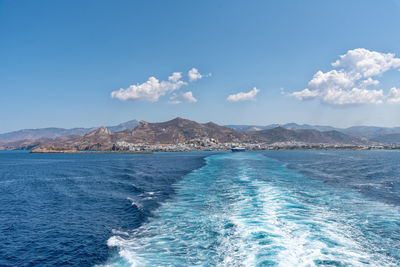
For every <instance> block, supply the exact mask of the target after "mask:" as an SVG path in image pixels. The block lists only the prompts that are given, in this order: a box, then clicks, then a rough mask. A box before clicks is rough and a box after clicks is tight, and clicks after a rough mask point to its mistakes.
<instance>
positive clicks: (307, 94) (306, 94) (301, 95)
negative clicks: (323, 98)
mask: <svg viewBox="0 0 400 267" xmlns="http://www.w3.org/2000/svg"><path fill="white" fill-rule="evenodd" d="M291 95H292V96H294V97H297V98H298V99H300V100H307V99H313V98H316V97H318V96H319V91H318V90H314V91H310V89H308V88H306V89H304V90H301V91H298V92H293V93H291Z"/></svg>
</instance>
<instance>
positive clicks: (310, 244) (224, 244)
mask: <svg viewBox="0 0 400 267" xmlns="http://www.w3.org/2000/svg"><path fill="white" fill-rule="evenodd" d="M318 153H320V152H304V151H301V152H297V154H296V153H294V154H293V153H291V152H287V153H286V154H285V153H283V154H282V153H278V152H264V153H263V152H254V153H253V152H246V153H224V154H216V155H212V156H209V157H207V158H206V162H205V165H204V166H203V167H201V168H199V169H196V170H194V171H192V172H191V173H189V174H187V175H186V176H185V177H184V178H183V179H182V180H180V181H179V182H177V183H176V184H174V185H173V188H174V190H175V194H174V196H173V197H172V198H171V199H169V200H168V201H166V202H165V203H163V204H162V205H161V207H160V208H158V209H157V210H155V211H154V213H153V216H152V217H151V218H150V219H149V220H148V221H147V222H146V223H144V224H143V225H142V226H140V227H138V228H136V229H132V230H129V231H125V232H120V231H114V234H113V236H112V237H110V238H109V239H108V241H107V245H108V246H109V247H110V248H114V249H116V252H115V254H114V255H113V256H112V257H111V258H109V260H108V261H107V262H106V263H105V264H106V265H111V266H131V265H133V266H194V265H196V266H197V265H198V266H364V265H365V266H367V265H368V266H371V265H372V266H398V265H400V208H399V204H400V203H398V202H397V199H396V197H397V196H398V194H395V193H399V191H397V190H398V189H399V188H398V182H399V179H400V178H399V176H398V175H399V170H398V165H397V164H398V163H399V156H400V154H399V153H392V154H390V152H385V151H384V152H381V153H382V154H373V153H374V152H365V153H364V154H360V153H363V152H349V153H347V154H341V153H342V152H326V153H327V155H328V156H329V157H324V156H323V154H318ZM388 153H389V154H388ZM310 155H311V156H313V157H315V159H313V158H311V159H309V160H307V157H309V156H310ZM274 157H275V158H276V159H273V158H274ZM346 157H347V158H348V160H349V161H350V162H342V163H340V159H343V158H346ZM375 157H376V158H377V159H375ZM386 157H388V158H389V159H390V160H389V161H386V160H385V161H384V162H380V161H379V159H386ZM277 159H279V160H277ZM293 159H297V163H298V164H297V166H295V164H294V163H293ZM298 159H301V160H302V161H303V162H302V164H299V162H298V161H299V160H298ZM324 160H325V161H324ZM357 160H359V162H364V163H365V162H367V163H368V162H369V161H371V163H370V164H368V166H369V168H371V169H372V170H373V169H374V168H373V166H371V164H374V163H375V164H376V165H377V166H380V167H382V166H383V165H385V164H386V165H388V166H389V167H388V168H389V169H388V171H387V172H384V173H383V174H382V173H381V174H376V173H375V176H373V175H372V176H371V172H370V170H369V169H368V168H364V169H363V168H361V167H360V168H359V169H355V167H354V162H357ZM329 162H330V163H329ZM324 163H329V166H330V167H331V168H333V171H330V173H329V172H327V173H324V172H323V169H322V171H321V166H323V164H324ZM307 164H308V165H307ZM343 164H350V165H349V166H352V168H353V169H352V170H349V169H348V168H346V167H345V166H344V165H343ZM351 164H353V165H351ZM291 165H293V166H291ZM335 165H336V168H335V167H334V166H335ZM386 165H385V166H386ZM332 166H333V167H332ZM318 168H319V169H320V170H319V172H318ZM327 169H328V168H327ZM340 169H342V173H344V174H345V172H343V170H347V171H348V172H349V173H352V171H353V172H355V178H354V177H350V176H348V175H347V176H346V175H342V176H340V175H338V174H337V173H334V171H335V170H336V171H337V170H340ZM393 169H395V171H394V173H393ZM306 170H308V171H310V170H314V174H315V173H317V175H309V176H306V175H304V173H305V172H306ZM375 171H376V169H375ZM390 171H392V172H390ZM357 173H358V175H357ZM385 174H390V175H395V176H393V177H389V176H387V175H385ZM374 177H375V178H374ZM350 178H351V179H352V180H351V181H350V180H349V179H350ZM366 179H367V180H368V179H370V180H373V181H374V182H375V184H379V183H380V182H382V181H383V180H384V182H385V183H386V182H388V179H389V180H390V179H391V185H392V187H390V186H389V187H388V188H381V189H379V190H376V189H375V191H374V190H370V191H368V190H365V188H364V190H359V189H360V188H363V184H365V183H366ZM357 183H358V187H357V186H355V185H357ZM372 184H373V183H372ZM349 185H352V186H349ZM389 185H390V183H389ZM393 185H396V186H397V187H393ZM385 190H386V191H387V194H389V195H390V194H392V195H393V197H392V198H391V199H385V198H382V196H381V195H382V193H384V192H385ZM369 192H370V193H371V194H369ZM376 192H380V194H377V193H376ZM393 192H394V193H393ZM375 195H376V196H375ZM383 195H385V194H383Z"/></svg>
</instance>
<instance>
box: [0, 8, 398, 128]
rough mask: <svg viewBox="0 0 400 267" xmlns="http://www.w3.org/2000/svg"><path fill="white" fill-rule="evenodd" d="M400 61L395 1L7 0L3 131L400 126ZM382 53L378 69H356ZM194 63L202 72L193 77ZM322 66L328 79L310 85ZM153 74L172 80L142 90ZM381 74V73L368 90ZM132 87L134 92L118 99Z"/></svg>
mask: <svg viewBox="0 0 400 267" xmlns="http://www.w3.org/2000/svg"><path fill="white" fill-rule="evenodd" d="M359 48H362V49H363V50H357V49H359ZM349 51H350V52H349ZM356 52H357V53H358V54H357V55H361V57H362V58H361V59H360V57H357V56H355V55H354V53H356ZM393 54H394V55H393ZM340 55H347V57H346V58H344V59H343V60H342V61H341V62H340V64H338V65H337V66H336V67H334V66H332V65H331V64H332V63H334V62H336V61H337V60H340ZM399 57H400V1H397V0H396V1H394V0H393V1H368V0H359V1H355V0H354V1H353V0H350V1H349V0H346V1H311V0H310V1H285V0H283V1H282V0H280V1H215V0H213V1H183V0H182V1H162V0H159V1H152V0H149V1H101V0H93V1H73V0H68V1H66V0H65V1H62V0H60V1H53V0H49V1H45V0H40V1H22V0H19V1H15V0H0V92H1V96H0V121H1V124H0V132H7V131H11V130H17V129H21V128H39V127H49V126H55V127H66V128H70V127H88V126H99V125H113V124H117V123H120V122H123V121H126V120H130V119H139V120H142V119H143V120H147V121H164V120H168V119H172V118H174V117H177V116H180V117H184V118H188V119H192V120H196V121H199V122H207V121H214V122H216V123H220V124H260V125H266V124H270V123H286V122H297V123H310V124H323V125H334V126H341V127H345V126H351V125H379V126H400V116H399V115H398V114H400V103H398V100H399V96H398V95H397V93H400V91H396V90H397V89H398V88H400V72H399V66H398V58H399ZM355 58H357V60H359V61H354V60H355ZM380 58H384V59H385V61H384V62H382V60H380V61H379V59H380ZM347 59H348V60H347ZM375 59H377V60H376V61H374V62H372V63H373V64H375V63H376V64H378V65H376V64H375V65H376V66H375V65H373V66H372V67H371V68H373V67H377V68H378V69H377V72H376V73H373V74H371V75H370V74H366V73H367V72H366V70H365V69H363V70H361V69H359V68H358V69H357V68H355V67H354V66H355V65H354V64H353V65H354V66H353V65H351V64H352V63H354V62H355V63H357V64H358V63H360V62H361V63H362V62H371V60H375ZM360 60H364V61H360ZM357 66H358V65H357ZM367 67H368V66H367ZM193 68H195V69H197V70H198V72H199V73H200V74H201V76H202V77H201V79H197V80H195V81H192V82H190V81H189V76H188V71H189V70H192V69H193ZM332 70H335V71H336V72H335V73H336V74H335V73H333V72H331V71H332ZM318 71H321V72H322V75H321V77H322V78H323V79H325V78H327V77H328V76H329V77H328V83H325V84H321V83H318V84H317V85H316V84H315V79H314V83H313V82H311V81H312V80H313V77H315V76H314V75H315V74H316V73H317V72H318ZM175 72H178V73H181V75H182V77H181V78H179V80H178V82H179V81H181V82H183V84H179V85H177V84H176V82H173V81H172V80H168V77H170V76H171V75H172V74H173V73H175ZM338 73H339V74H340V75H342V76H343V75H344V76H346V75H347V76H348V75H353V76H352V78H350V80H351V82H353V83H354V85H343V84H345V83H344V82H343V83H342V81H338V80H337V77H339V76H340V75H339V74H338ZM330 74H335V75H336V76H337V77H336V76H332V75H330ZM355 75H361V76H359V77H358V78H354V77H355ZM347 76H346V77H347ZM150 77H155V78H156V79H157V80H158V81H159V83H161V81H164V82H165V83H164V85H163V86H161V87H160V85H158V87H157V85H156V88H153V87H152V86H154V84H153V85H151V86H150V85H148V86H147V87H146V85H144V86H143V83H145V82H146V81H148V79H149V78H150ZM321 77H319V78H321ZM360 77H361V78H360ZM317 78H318V77H317ZM317 78H316V79H317ZM339 78H340V77H339ZM369 78H371V80H372V82H371V84H372V83H374V81H378V82H379V83H378V82H376V84H374V85H369V86H368V87H366V88H361V87H360V86H361V84H362V83H364V81H367V80H368V79H369ZM329 79H331V80H332V81H333V83H334V84H332V83H330V81H331V80H329ZM371 80H369V81H371ZM171 81H172V82H171ZM317 82H318V81H317ZM131 85H133V89H130V91H127V95H128V96H129V97H128V99H127V100H123V99H122V98H121V99H122V100H120V99H119V98H118V97H115V96H114V97H111V93H112V92H113V91H118V90H120V88H122V89H123V90H125V89H127V88H129V87H130V86H131ZM341 85H343V86H345V87H344V88H340V86H341ZM149 86H150V89H149ZM338 86H339V87H338ZM346 86H347V87H346ZM371 86H372V87H371ZM160 88H161V89H160ZM254 88H256V90H257V92H256V93H254V92H255V91H254ZM306 88H307V89H309V91H310V92H311V93H308V92H305V91H303V90H304V89H306ZM332 88H333V89H332ZM354 88H356V91H354V90H353V89H354ZM360 88H361V89H360ZM391 88H395V89H394V91H392V92H390V89H391ZM148 89H149V90H150V91H146V92H145V91H143V90H148ZM154 90H156V91H154ZM157 90H158V91H157ZM160 90H161V91H160ZM252 90H253V91H252ZM332 90H334V93H337V92H339V91H338V90H340V94H338V95H335V96H334V97H332V96H331V95H328V93H327V92H332ZM335 90H336V91H335ZM357 90H358V91H357ZM366 90H367V91H366ZM144 92H145V93H146V96H147V97H143V93H144ZM152 92H156V94H157V96H156V97H152V98H151V97H149V94H150V93H152ZM188 92H191V96H192V98H190V97H188V94H187V93H188ZM240 92H242V93H243V95H241V96H237V97H236V98H235V97H233V98H232V97H231V98H230V99H231V100H232V99H235V100H237V101H233V102H232V101H228V100H227V98H228V97H229V96H230V95H234V94H238V93H240ZM249 92H253V94H251V95H248V94H247V95H246V93H249ZM295 92H298V94H297V95H296V94H293V93H295ZM184 94H186V95H184ZM310 95H312V97H310ZM243 96H244V97H243ZM241 98H242V99H241ZM240 100H242V101H240ZM178 102H179V103H178Z"/></svg>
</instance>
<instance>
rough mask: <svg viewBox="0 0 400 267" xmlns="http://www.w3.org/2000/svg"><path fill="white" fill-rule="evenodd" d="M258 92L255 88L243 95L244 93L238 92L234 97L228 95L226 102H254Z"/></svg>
mask: <svg viewBox="0 0 400 267" xmlns="http://www.w3.org/2000/svg"><path fill="white" fill-rule="evenodd" d="M258 92H260V90H258V89H257V88H255V87H254V88H253V90H251V91H249V92H247V93H245V92H240V93H237V94H234V95H230V96H228V97H227V99H226V100H228V101H229V102H237V101H246V100H255V97H256V95H257V94H258Z"/></svg>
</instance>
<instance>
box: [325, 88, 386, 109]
mask: <svg viewBox="0 0 400 267" xmlns="http://www.w3.org/2000/svg"><path fill="white" fill-rule="evenodd" d="M383 99H384V95H383V91H382V90H368V89H359V88H352V89H351V90H342V89H337V90H328V91H327V92H325V94H324V96H323V101H324V102H325V103H328V104H332V105H360V104H382V103H383Z"/></svg>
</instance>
